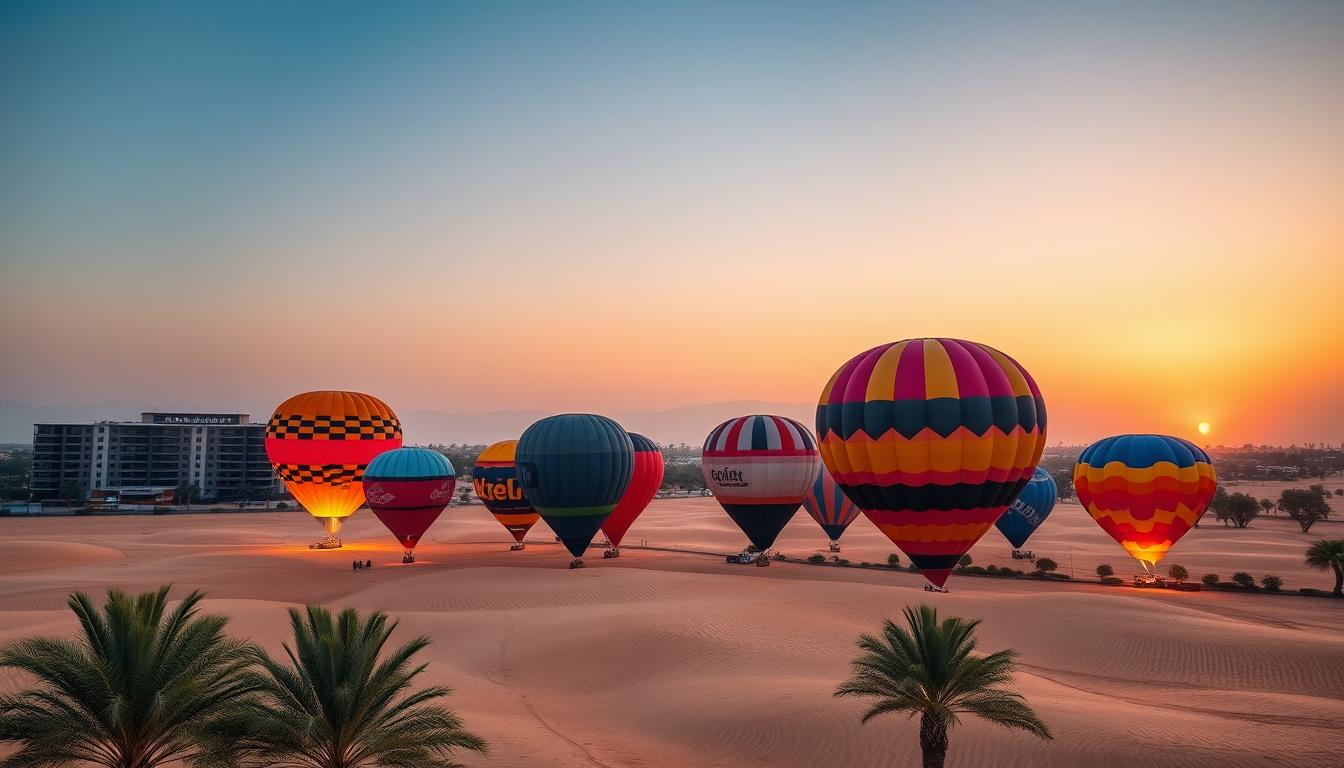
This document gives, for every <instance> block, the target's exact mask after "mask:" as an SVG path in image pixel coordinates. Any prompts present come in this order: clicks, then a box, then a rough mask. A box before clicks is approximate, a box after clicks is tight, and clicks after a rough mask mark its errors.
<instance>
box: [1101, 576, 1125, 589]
mask: <svg viewBox="0 0 1344 768" xmlns="http://www.w3.org/2000/svg"><path fill="white" fill-rule="evenodd" d="M1101 583H1102V584H1105V585H1106V586H1108V587H1118V586H1121V585H1122V584H1124V583H1125V580H1124V579H1122V578H1120V577H1118V576H1102V577H1101Z"/></svg>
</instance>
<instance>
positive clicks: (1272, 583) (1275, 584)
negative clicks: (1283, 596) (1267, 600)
mask: <svg viewBox="0 0 1344 768" xmlns="http://www.w3.org/2000/svg"><path fill="white" fill-rule="evenodd" d="M1260 583H1261V584H1263V585H1264V586H1265V591H1266V592H1278V591H1279V589H1280V588H1281V587H1283V579H1280V578H1279V577H1278V576H1266V577H1265V578H1263V579H1261V580H1260Z"/></svg>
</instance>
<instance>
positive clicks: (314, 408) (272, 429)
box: [266, 390, 401, 549]
mask: <svg viewBox="0 0 1344 768" xmlns="http://www.w3.org/2000/svg"><path fill="white" fill-rule="evenodd" d="M400 447H401V422H400V421H398V420H397V415H396V414H395V413H393V412H392V409H391V408H389V407H387V403H384V402H383V401H382V400H379V399H378V398H376V397H372V396H370V395H365V394H361V393H359V392H340V391H332V390H327V391H321V392H305V393H303V394H301V395H295V396H294V397H291V398H289V399H288V400H286V401H285V402H283V403H281V404H280V405H279V406H278V407H277V408H276V409H275V415H273V416H271V420H270V421H269V422H267V424H266V457H267V458H269V459H270V460H271V466H272V467H274V468H275V473H276V474H277V475H279V476H280V479H281V480H284V481H285V487H286V488H287V489H289V492H290V493H291V494H293V495H294V498H295V499H297V500H298V502H299V503H300V504H302V505H303V508H304V509H306V510H308V514H310V515H312V516H313V517H315V518H317V520H318V522H320V523H321V524H322V527H323V528H324V529H325V530H326V532H327V536H326V538H324V539H323V540H322V542H321V543H320V544H315V545H313V546H314V547H315V548H321V549H330V548H334V547H339V546H341V540H340V539H339V538H337V537H336V532H337V531H339V530H340V528H341V523H342V522H343V521H344V520H345V518H347V517H349V516H351V515H353V514H354V513H355V510H356V509H359V507H360V505H361V504H363V503H364V486H363V485H362V483H361V481H362V480H363V479H364V468H365V467H367V466H368V464H369V462H370V461H372V460H373V458H374V457H375V456H377V455H378V454H380V453H382V452H384V451H390V450H392V449H394V448H400Z"/></svg>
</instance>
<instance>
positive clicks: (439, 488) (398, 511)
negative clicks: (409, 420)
mask: <svg viewBox="0 0 1344 768" xmlns="http://www.w3.org/2000/svg"><path fill="white" fill-rule="evenodd" d="M456 485H457V473H456V472H455V471H454V470H453V465H452V462H450V461H448V459H447V457H445V456H444V455H443V454H441V453H439V452H438V451H431V450H429V449H428V448H397V449H396V450H392V451H387V452H386V453H380V454H378V456H377V457H375V458H374V459H373V461H370V462H369V466H368V467H367V468H366V469H365V470H364V496H365V498H367V499H368V502H369V509H371V510H373V514H374V515H376V516H377V517H378V519H379V520H380V521H382V523H383V525H384V526H386V527H387V530H389V531H391V532H392V535H393V536H395V537H397V541H398V542H400V543H401V546H403V547H405V548H406V554H405V555H404V556H403V557H402V559H401V561H402V562H403V563H413V562H415V545H416V544H418V543H419V542H420V537H421V536H424V535H425V531H427V530H429V526H431V525H433V524H434V521H435V520H437V519H438V518H439V514H440V513H442V512H443V508H444V507H446V506H448V502H450V501H452V500H453V488H454V487H455V486H456Z"/></svg>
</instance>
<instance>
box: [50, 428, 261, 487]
mask: <svg viewBox="0 0 1344 768" xmlns="http://www.w3.org/2000/svg"><path fill="white" fill-rule="evenodd" d="M265 440H266V425H265V424H252V423H249V420H248V416H247V414H245V413H227V414H221V413H142V414H140V421H138V422H115V421H104V422H97V423H94V424H34V425H33V477H32V489H33V495H34V497H36V498H38V499H50V498H75V499H78V500H83V499H84V498H86V497H87V496H88V493H89V491H90V490H93V489H95V488H97V489H102V490H114V489H119V488H154V487H159V488H181V487H186V486H192V487H194V488H195V489H196V490H195V491H194V493H197V494H199V497H200V498H201V499H218V498H221V497H223V498H236V497H237V496H239V495H240V494H242V495H253V498H260V497H261V496H262V495H264V494H265V493H266V492H267V489H268V488H269V489H271V490H273V491H275V492H281V491H283V485H282V484H281V482H280V481H279V479H277V478H276V477H275V473H274V472H272V471H271V463H270V462H269V461H268V460H267V459H266V446H265Z"/></svg>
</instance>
